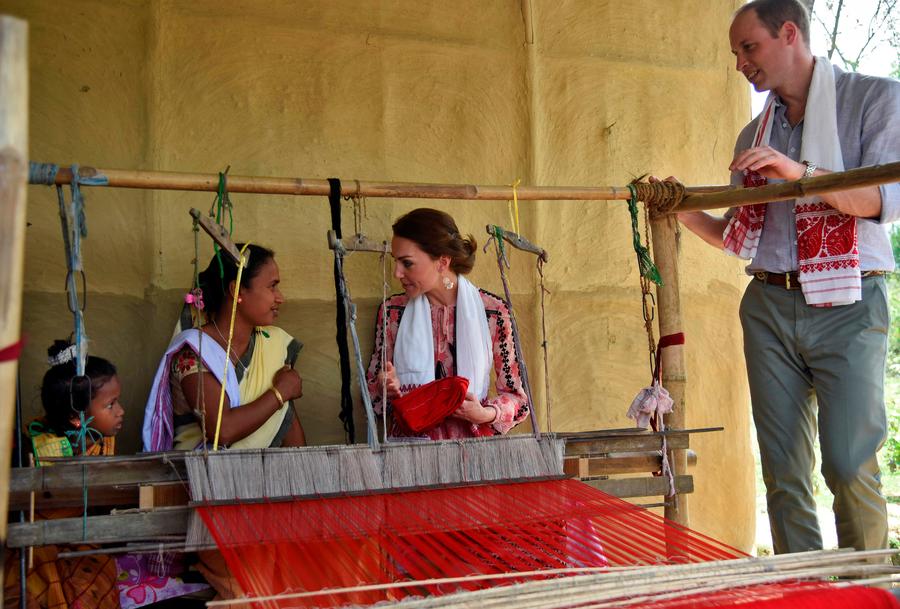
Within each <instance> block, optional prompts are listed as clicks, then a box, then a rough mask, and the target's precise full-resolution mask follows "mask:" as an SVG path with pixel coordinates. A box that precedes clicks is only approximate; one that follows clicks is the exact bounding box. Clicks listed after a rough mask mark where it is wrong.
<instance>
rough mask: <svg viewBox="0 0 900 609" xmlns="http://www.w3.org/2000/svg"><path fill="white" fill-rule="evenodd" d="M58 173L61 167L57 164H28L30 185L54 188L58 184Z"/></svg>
mask: <svg viewBox="0 0 900 609" xmlns="http://www.w3.org/2000/svg"><path fill="white" fill-rule="evenodd" d="M57 172H59V165H57V164H56V163H35V162H34V161H32V162H31V163H29V164H28V183H29V184H43V185H44V186H53V185H54V184H55V183H56V174H57Z"/></svg>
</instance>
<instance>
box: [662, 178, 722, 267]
mask: <svg viewBox="0 0 900 609" xmlns="http://www.w3.org/2000/svg"><path fill="white" fill-rule="evenodd" d="M648 181H649V182H651V183H656V182H660V181H663V182H678V181H679V180H678V179H676V178H675V177H674V176H669V177H668V178H666V179H665V180H660V179H659V178H657V177H656V176H650V177H649V178H648ZM675 215H676V216H677V217H678V221H679V222H681V223H682V224H684V226H685V227H687V229H688V230H690V231H691V232H692V233H694V234H695V235H697V236H698V237H700V238H701V239H703V240H704V241H706V242H707V243H709V244H710V245H712V246H713V247H715V248H718V249H722V248H723V242H722V234H723V233H724V232H725V227H726V226H728V220H726V219H725V218H719V217H717V216H711V215H710V214H708V213H706V212H705V211H679V212H676V213H675Z"/></svg>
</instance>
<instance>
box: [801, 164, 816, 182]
mask: <svg viewBox="0 0 900 609" xmlns="http://www.w3.org/2000/svg"><path fill="white" fill-rule="evenodd" d="M803 164H804V165H806V171H804V172H803V179H806V178H811V177H812V176H813V173H815V171H816V168H817V167H818V165H816V164H815V163H810V162H809V161H803Z"/></svg>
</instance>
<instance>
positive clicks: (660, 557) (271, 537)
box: [198, 480, 745, 607]
mask: <svg viewBox="0 0 900 609" xmlns="http://www.w3.org/2000/svg"><path fill="white" fill-rule="evenodd" d="M198 511H199V513H200V515H201V517H202V518H203V520H204V522H205V523H206V525H207V527H208V528H209V530H210V531H211V533H212V535H213V537H214V538H215V540H216V543H217V544H218V546H219V549H220V550H221V551H222V553H223V555H224V556H225V560H226V561H227V563H228V567H229V569H230V570H231V571H232V573H233V574H234V575H235V577H236V578H237V579H238V582H239V583H240V585H241V588H242V589H243V590H245V591H246V592H247V593H248V594H251V595H254V596H265V595H274V594H280V593H284V592H285V591H289V590H290V591H299V590H306V591H314V590H323V589H326V588H336V587H344V586H356V585H362V584H378V583H389V582H402V581H413V580H424V579H431V578H446V577H466V576H469V575H471V574H488V573H509V572H521V571H535V570H546V569H558V568H566V567H585V566H588V567H603V566H608V565H633V564H659V563H666V562H677V563H681V562H698V561H703V560H720V559H726V558H736V557H740V556H745V555H744V554H743V553H741V552H740V551H738V550H736V549H734V548H731V547H729V546H727V545H725V544H722V543H720V542H718V541H715V540H713V539H711V538H709V537H706V536H704V535H701V534H699V533H696V532H694V531H690V530H687V529H684V528H682V527H679V526H677V525H675V524H674V523H670V522H668V521H666V520H665V519H664V518H662V517H660V516H657V515H655V514H653V513H652V512H649V511H647V510H644V509H642V508H638V507H636V506H634V505H632V504H629V503H627V502H625V501H622V500H621V499H617V498H615V497H612V496H610V495H607V494H605V493H602V492H600V491H598V490H596V489H594V488H592V487H590V486H588V485H586V484H584V483H582V482H579V481H575V480H552V481H540V482H524V483H509V484H493V485H472V486H465V487H457V488H442V489H436V490H427V491H422V490H417V491H408V492H394V493H383V494H370V495H362V496H354V497H332V498H320V499H304V500H296V501H286V502H269V503H248V504H244V505H227V506H214V507H201V508H198ZM510 582H511V580H509V579H505V580H500V581H494V582H471V581H468V582H463V583H460V584H453V585H444V586H411V587H409V588H397V589H394V590H391V591H387V592H385V591H378V592H365V593H354V594H351V595H336V594H331V595H323V596H316V597H312V598H307V599H303V600H302V601H301V600H293V601H290V602H287V601H284V602H282V601H279V602H278V603H277V604H269V603H267V604H265V605H262V604H261V605H260V606H266V607H313V606H319V607H321V606H339V605H342V604H347V603H354V604H370V603H374V602H378V601H382V600H388V599H398V598H404V597H406V596H409V595H423V594H425V595H437V594H445V593H448V592H455V591H458V590H474V589H477V588H481V587H486V586H489V585H498V584H500V583H510Z"/></svg>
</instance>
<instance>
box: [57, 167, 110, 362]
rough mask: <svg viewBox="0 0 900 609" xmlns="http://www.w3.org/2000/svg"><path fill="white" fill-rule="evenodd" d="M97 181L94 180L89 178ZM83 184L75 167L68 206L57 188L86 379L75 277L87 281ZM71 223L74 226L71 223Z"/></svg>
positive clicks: (78, 357) (71, 300)
mask: <svg viewBox="0 0 900 609" xmlns="http://www.w3.org/2000/svg"><path fill="white" fill-rule="evenodd" d="M103 179H104V180H105V177H104V178H103ZM90 180H94V178H90ZM81 183H87V181H86V180H85V179H84V178H82V177H81V176H80V175H79V174H78V165H77V164H74V165H72V183H71V184H70V189H71V192H72V197H71V202H70V203H69V204H68V206H67V205H66V202H65V195H64V194H63V189H62V187H61V186H57V187H56V193H57V198H58V199H59V216H60V221H61V223H62V231H63V243H64V245H65V248H66V266H67V267H68V272H67V274H66V292H67V296H68V301H69V310H70V311H71V312H72V316H73V317H74V320H75V332H74V334H75V356H76V357H75V374H76V376H84V368H85V363H86V361H87V335H86V334H85V331H84V310H83V306H81V305H79V303H78V285H77V283H76V274H80V275H81V277H82V283H83V282H84V265H83V262H82V257H81V240H82V238H85V237H87V220H86V218H85V211H84V210H85V207H84V196H83V195H82V194H81V186H80V185H81ZM70 222H71V224H70Z"/></svg>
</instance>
